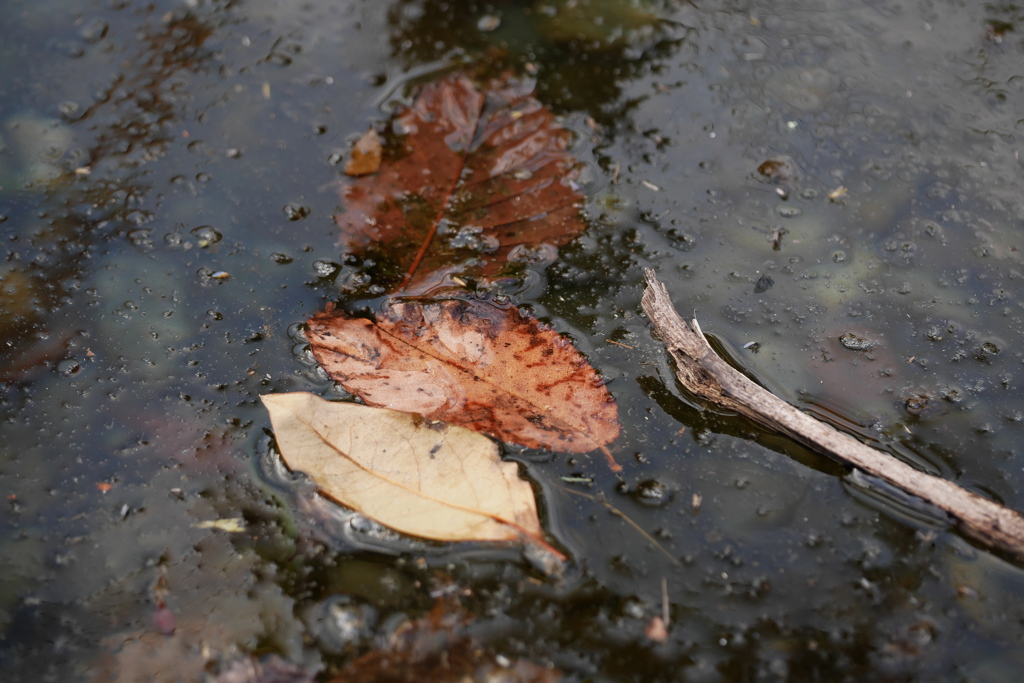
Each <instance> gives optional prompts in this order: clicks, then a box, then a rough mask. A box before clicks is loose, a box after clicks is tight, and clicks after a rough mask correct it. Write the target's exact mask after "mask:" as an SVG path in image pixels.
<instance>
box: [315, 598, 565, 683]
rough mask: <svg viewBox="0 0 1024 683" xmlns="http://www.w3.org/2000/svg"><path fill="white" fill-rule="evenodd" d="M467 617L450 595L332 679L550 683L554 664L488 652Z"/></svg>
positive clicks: (556, 676)
mask: <svg viewBox="0 0 1024 683" xmlns="http://www.w3.org/2000/svg"><path fill="white" fill-rule="evenodd" d="M470 622H471V618H470V616H469V615H468V614H466V613H465V612H463V611H462V609H461V607H460V606H459V603H458V600H457V599H456V598H455V597H453V596H448V597H446V598H444V599H441V600H439V601H438V602H437V604H436V605H435V607H434V609H433V610H431V612H430V614H428V615H426V616H424V617H422V618H420V619H417V620H416V621H412V622H406V623H404V624H402V625H401V626H399V627H398V629H397V630H396V631H395V632H394V633H392V634H391V635H390V636H389V637H388V640H387V643H386V645H385V646H384V647H382V648H381V649H379V650H375V651H373V652H369V653H367V654H365V655H363V656H362V657H360V658H359V659H357V660H355V661H354V662H352V663H350V664H349V665H348V666H346V667H345V668H344V669H343V670H342V671H341V672H340V673H339V674H338V676H337V677H335V678H333V679H332V681H331V683H356V682H357V681H358V682H359V683H362V682H363V681H376V682H378V683H418V682H419V681H433V682H436V683H462V681H502V682H503V683H527V682H529V683H554V681H559V680H561V674H560V673H559V672H558V671H556V670H555V669H551V668H545V667H542V666H539V665H537V664H534V663H533V662H529V661H526V660H521V659H520V660H511V659H509V658H507V657H503V656H501V655H498V654H496V653H494V652H493V651H491V650H490V649H489V648H487V647H484V646H483V645H481V644H480V643H479V642H477V641H476V639H474V638H473V637H472V636H471V635H470V634H469V633H468V631H467V626H469V624H470Z"/></svg>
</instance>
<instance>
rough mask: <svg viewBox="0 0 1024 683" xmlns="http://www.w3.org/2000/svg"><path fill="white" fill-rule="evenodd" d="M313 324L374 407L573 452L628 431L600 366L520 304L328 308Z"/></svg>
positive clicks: (338, 371) (331, 370)
mask: <svg viewBox="0 0 1024 683" xmlns="http://www.w3.org/2000/svg"><path fill="white" fill-rule="evenodd" d="M308 325H309V330H308V331H307V333H306V336H307V337H308V339H309V342H310V348H311V349H312V351H313V355H314V356H315V357H316V359H317V361H318V362H319V363H320V365H321V366H322V367H323V368H324V370H326V371H327V374H328V375H330V377H331V378H332V379H334V380H336V381H338V382H340V383H341V384H342V385H343V386H344V387H345V389H347V390H348V391H350V392H352V393H354V394H356V395H357V396H359V397H360V398H362V399H363V400H364V401H366V402H367V403H368V404H371V405H376V406H384V407H387V408H392V409H394V410H402V411H405V412H410V413H419V414H421V415H423V416H424V417H426V418H428V419H431V420H444V421H445V422H451V423H453V424H458V425H462V426H463V427H468V428H469V429H473V430H476V431H479V432H484V433H487V434H490V435H492V436H494V437H495V438H498V439H501V440H502V441H511V442H514V443H518V444H522V445H524V446H529V447H531V448H548V449H551V450H556V451H567V452H571V453H584V452H587V451H592V450H594V449H597V448H601V447H603V446H605V445H607V444H609V443H611V442H612V441H613V440H615V438H616V437H618V435H619V420H618V408H617V407H616V405H615V400H614V399H613V398H612V396H611V394H610V393H609V392H608V389H607V388H606V387H605V386H604V385H603V384H602V382H601V380H600V378H599V377H598V375H597V373H596V372H594V369H593V368H592V367H590V365H589V364H588V363H587V361H586V360H585V359H584V358H583V356H581V355H580V353H579V352H578V351H577V350H576V349H575V348H573V346H572V345H571V344H570V343H569V342H567V341H566V340H565V339H563V338H562V337H561V336H560V335H559V334H558V333H557V332H555V331H554V330H551V329H548V328H545V327H543V326H542V325H540V324H539V323H538V322H537V321H536V320H533V319H530V318H527V317H525V316H524V315H523V314H522V313H521V312H519V311H518V310H516V309H514V308H502V307H499V306H497V305H494V304H491V303H488V302H485V301H480V300H470V301H463V300H455V299H450V300H443V301H436V302H432V303H417V302H397V303H393V304H391V305H390V306H389V307H388V308H387V309H386V310H385V311H384V312H383V313H382V314H381V315H379V316H378V317H377V320H376V322H371V321H369V320H366V319H363V318H351V317H349V316H347V315H345V314H344V313H342V312H340V311H332V310H328V311H326V312H324V313H318V314H317V315H315V316H313V317H312V318H310V319H309V321H308Z"/></svg>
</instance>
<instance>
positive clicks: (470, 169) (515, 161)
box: [336, 74, 584, 292]
mask: <svg viewBox="0 0 1024 683" xmlns="http://www.w3.org/2000/svg"><path fill="white" fill-rule="evenodd" d="M531 89H532V85H531V84H529V83H527V82H521V81H517V80H513V79H511V78H506V79H504V80H499V81H493V82H491V83H489V84H488V85H487V86H486V87H485V88H484V89H483V90H479V89H477V87H476V86H475V85H474V84H473V82H472V81H471V80H470V79H469V78H468V77H467V76H465V75H462V74H456V75H452V76H448V77H446V78H443V79H440V80H438V81H435V82H433V83H430V84H427V85H425V86H423V87H422V89H421V90H420V92H419V95H418V96H417V97H416V100H415V102H414V103H413V104H412V106H411V107H409V108H407V109H403V110H401V111H399V112H398V113H397V114H396V115H395V118H394V120H393V121H392V125H391V128H392V131H393V133H394V136H395V138H394V139H393V140H391V141H390V143H389V144H387V145H386V146H385V153H384V159H383V162H382V163H381V165H380V170H379V171H378V172H377V173H376V174H374V175H368V176H365V177H363V178H359V179H357V180H354V181H351V182H348V183H346V184H345V185H344V186H343V188H342V191H341V194H342V201H343V205H344V209H345V211H344V213H341V214H339V215H338V216H337V218H336V220H337V223H338V226H339V227H340V228H341V230H342V241H343V242H344V244H345V246H346V249H347V250H349V251H350V252H351V253H352V254H354V255H355V256H356V257H357V258H359V259H362V260H364V261H365V260H366V259H371V260H374V261H380V262H382V263H386V264H390V265H389V266H388V267H386V268H384V269H385V270H388V271H389V272H387V273H384V272H381V273H378V276H377V277H375V278H374V280H375V282H376V284H378V285H380V286H385V287H386V288H388V289H389V290H390V291H395V290H396V289H403V290H405V291H406V292H420V291H423V290H425V289H428V288H429V287H430V286H431V285H434V284H437V283H439V282H441V281H442V280H443V278H444V276H445V275H447V274H451V273H461V274H464V275H469V276H473V277H485V278H493V277H495V276H497V275H500V274H501V273H502V272H508V271H509V270H510V266H511V265H514V264H515V262H516V261H517V260H518V261H522V260H530V259H531V258H533V255H532V254H531V250H535V249H536V248H538V247H540V246H541V245H545V244H547V245H554V246H561V245H563V244H566V243H567V242H568V241H569V240H571V239H572V238H573V237H575V236H576V235H578V234H579V233H580V232H582V230H583V227H584V225H583V222H582V220H581V218H580V215H579V205H580V202H581V200H582V195H581V194H580V192H579V191H578V186H577V183H576V181H577V179H578V177H579V174H580V166H579V164H578V163H577V162H576V160H575V159H574V158H573V157H572V155H571V154H570V153H569V152H568V147H569V144H570V141H571V137H572V136H571V134H570V133H569V131H567V130H565V129H564V128H562V127H561V126H560V125H559V124H558V123H557V122H556V120H555V117H554V115H552V114H551V112H550V111H548V110H547V109H545V108H544V107H543V106H542V105H541V103H540V102H538V101H537V100H536V99H535V98H533V97H532V96H531V95H530V91H531ZM379 268H381V266H378V269H379Z"/></svg>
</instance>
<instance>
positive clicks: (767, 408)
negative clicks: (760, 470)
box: [643, 268, 1024, 558]
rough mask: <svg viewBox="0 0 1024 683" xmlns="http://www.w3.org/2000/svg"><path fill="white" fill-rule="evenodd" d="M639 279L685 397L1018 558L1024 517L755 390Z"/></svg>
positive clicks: (657, 285)
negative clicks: (898, 493) (843, 468)
mask: <svg viewBox="0 0 1024 683" xmlns="http://www.w3.org/2000/svg"><path fill="white" fill-rule="evenodd" d="M646 274H647V289H646V290H645V291H644V296H643V308H644V311H645V312H646V313H647V317H648V318H650V319H651V322H652V323H653V324H654V328H655V330H656V331H657V333H658V336H660V337H661V339H662V341H664V342H665V346H666V347H667V348H668V352H669V354H670V355H671V356H672V358H673V359H674V360H675V362H676V376H677V377H678V378H679V381H680V382H682V384H683V386H684V387H686V389H687V390H688V391H689V392H691V393H692V394H694V395H695V396H697V397H699V398H701V399H704V400H706V401H708V402H710V403H714V404H715V405H718V406H721V407H723V408H726V409H728V410H731V411H734V412H736V413H739V414H740V415H743V416H744V417H747V418H749V419H751V420H753V421H754V422H756V423H757V424H759V425H760V426H762V427H764V428H765V429H768V430H771V431H775V432H781V433H782V434H785V435H787V436H789V437H790V438H792V439H794V440H795V441H798V442H800V443H802V444H804V445H806V446H808V447H810V448H813V449H814V450H816V451H818V452H819V453H823V454H824V455H827V456H829V457H831V458H833V459H834V460H837V461H838V462H840V463H842V464H844V465H847V466H851V467H855V468H857V469H860V470H863V471H864V472H866V473H868V474H870V475H872V476H875V477H878V478H879V479H882V480H883V481H885V482H887V483H889V484H892V485H893V486H896V487H898V488H900V489H902V490H903V491H905V492H907V493H909V494H911V495H913V496H917V497H918V498H920V499H922V500H924V501H926V502H927V503H930V504H931V505H934V506H935V507H937V508H939V509H940V510H943V511H945V512H946V513H947V514H949V515H950V516H951V517H952V518H953V519H954V520H955V521H956V523H957V525H958V526H959V528H960V529H961V530H962V531H963V532H964V533H965V534H966V535H968V536H970V537H971V538H973V539H975V540H977V541H979V542H980V543H983V544H985V545H988V546H992V547H995V548H998V549H1001V550H1004V551H1008V552H1010V553H1012V554H1013V555H1015V556H1017V557H1018V558H1024V517H1022V516H1021V515H1020V514H1019V513H1017V512H1015V511H1013V510H1010V509H1009V508H1006V507H1003V506H1002V505H999V504H998V503H994V502H992V501H991V500H988V499H986V498H982V497H981V496H979V495H976V494H974V493H971V492H970V491H967V490H966V489H963V488H961V487H959V486H957V485H956V484H954V483H953V482H951V481H947V480H945V479H940V478H939V477H934V476H932V475H930V474H925V473H923V472H919V471H917V470H915V469H914V468H913V467H910V466H909V465H907V464H906V463H904V462H902V461H900V460H898V459H896V458H894V457H893V456H891V455H889V454H887V453H883V452H881V451H878V450H875V449H873V448H870V447H868V446H865V445H864V444H862V443H860V442H859V441H857V440H856V439H854V438H852V437H850V436H848V435H846V434H844V433H842V432H840V431H838V430H837V429H834V428H833V427H831V426H829V425H827V424H825V423H823V422H819V421H818V420H816V419H814V418H813V417H811V416H809V415H807V414H806V413H804V412H802V411H800V410H797V409H796V408H794V407H793V406H791V405H789V404H788V403H786V402H785V401H783V400H782V399H780V398H779V397H777V396H775V395H774V394H772V393H771V392H769V391H768V390H766V389H764V388H762V387H760V386H758V385H757V384H755V383H754V382H752V381H751V380H750V379H748V378H747V377H745V376H744V375H743V374H742V373H740V372H739V371H737V370H736V369H735V368H733V367H732V366H731V365H729V364H728V363H726V362H725V361H724V360H723V359H722V358H721V357H720V356H719V355H718V354H716V353H715V351H714V350H713V349H712V348H711V346H710V345H708V343H707V341H706V340H705V339H704V336H703V334H701V333H700V327H699V326H698V325H697V321H696V320H694V321H693V327H692V328H691V327H690V326H689V325H687V324H686V323H685V322H684V321H683V319H682V318H680V317H679V314H678V313H676V311H675V309H674V308H673V306H672V301H671V300H670V299H669V296H668V291H667V290H666V289H665V286H664V285H662V284H661V282H659V281H658V278H657V277H656V276H655V275H654V271H653V270H651V269H650V268H648V269H647V270H646Z"/></svg>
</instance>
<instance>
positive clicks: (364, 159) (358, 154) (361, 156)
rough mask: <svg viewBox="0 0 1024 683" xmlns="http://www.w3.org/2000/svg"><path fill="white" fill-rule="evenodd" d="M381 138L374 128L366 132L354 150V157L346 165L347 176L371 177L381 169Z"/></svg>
mask: <svg viewBox="0 0 1024 683" xmlns="http://www.w3.org/2000/svg"><path fill="white" fill-rule="evenodd" d="M380 162H381V145H380V136H379V135H377V131H375V130H374V129H373V128H371V129H370V130H368V131H366V133H365V134H364V135H363V137H361V138H359V142H357V143H356V144H355V147H353V148H352V156H351V157H349V160H348V163H346V164H345V174H346V175H350V176H361V175H369V174H370V173H376V172H377V169H379V168H380Z"/></svg>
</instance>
